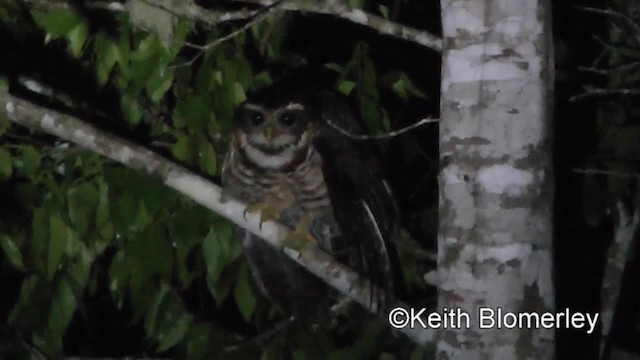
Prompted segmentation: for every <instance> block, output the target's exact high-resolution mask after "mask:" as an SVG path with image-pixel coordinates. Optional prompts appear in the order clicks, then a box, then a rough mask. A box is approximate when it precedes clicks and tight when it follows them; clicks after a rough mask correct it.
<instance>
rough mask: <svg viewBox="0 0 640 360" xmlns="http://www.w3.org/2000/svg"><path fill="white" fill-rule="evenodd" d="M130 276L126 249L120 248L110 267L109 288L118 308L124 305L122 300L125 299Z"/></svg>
mask: <svg viewBox="0 0 640 360" xmlns="http://www.w3.org/2000/svg"><path fill="white" fill-rule="evenodd" d="M128 276H129V270H128V268H127V264H126V261H125V254H124V251H122V250H120V251H118V252H117V253H116V255H115V256H114V257H113V260H112V262H111V267H109V290H110V291H111V296H113V299H114V301H115V303H116V305H117V306H118V308H120V307H122V302H123V301H124V295H125V292H126V290H127V280H128Z"/></svg>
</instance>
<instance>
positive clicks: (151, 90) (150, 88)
mask: <svg viewBox="0 0 640 360" xmlns="http://www.w3.org/2000/svg"><path fill="white" fill-rule="evenodd" d="M171 84H173V69H170V68H165V67H161V66H158V67H157V68H156V70H155V71H154V73H153V75H151V77H150V78H149V80H148V81H147V85H146V90H147V94H148V95H149V98H150V99H151V101H152V102H154V103H158V102H160V100H162V98H163V97H164V94H165V93H166V92H167V91H168V90H169V89H170V88H171Z"/></svg>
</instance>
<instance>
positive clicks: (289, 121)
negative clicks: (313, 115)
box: [279, 113, 296, 126]
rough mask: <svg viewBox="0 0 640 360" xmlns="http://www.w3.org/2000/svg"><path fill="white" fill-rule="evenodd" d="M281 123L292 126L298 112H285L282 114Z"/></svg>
mask: <svg viewBox="0 0 640 360" xmlns="http://www.w3.org/2000/svg"><path fill="white" fill-rule="evenodd" d="M279 120H280V124H282V125H284V126H291V125H293V123H294V122H296V114H293V113H284V114H282V115H280V119H279Z"/></svg>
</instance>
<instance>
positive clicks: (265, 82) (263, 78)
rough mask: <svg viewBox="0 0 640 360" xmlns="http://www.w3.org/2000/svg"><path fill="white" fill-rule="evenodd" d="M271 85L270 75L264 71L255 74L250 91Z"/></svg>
mask: <svg viewBox="0 0 640 360" xmlns="http://www.w3.org/2000/svg"><path fill="white" fill-rule="evenodd" d="M272 83H273V79H272V78H271V74H269V71H267V70H264V71H261V72H259V73H258V74H256V76H255V77H254V78H253V84H252V87H251V88H252V90H258V89H261V88H263V87H265V86H269V85H271V84H272Z"/></svg>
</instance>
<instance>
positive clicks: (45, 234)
mask: <svg viewBox="0 0 640 360" xmlns="http://www.w3.org/2000/svg"><path fill="white" fill-rule="evenodd" d="M31 234H32V236H31V240H32V241H33V253H34V263H35V264H36V266H38V267H39V268H38V270H40V271H43V272H44V271H46V270H45V269H46V267H45V266H44V264H45V263H46V260H45V257H46V247H47V244H48V242H49V213H48V212H47V211H46V210H45V209H44V208H37V209H35V210H34V212H33V221H32V224H31Z"/></svg>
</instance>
